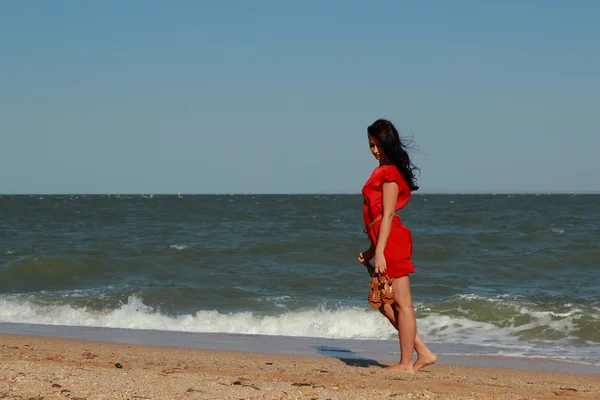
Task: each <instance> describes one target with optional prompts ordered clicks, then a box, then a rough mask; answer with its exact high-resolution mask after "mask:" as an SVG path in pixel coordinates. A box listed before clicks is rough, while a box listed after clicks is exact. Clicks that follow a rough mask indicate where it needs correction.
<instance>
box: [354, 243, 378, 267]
mask: <svg viewBox="0 0 600 400" xmlns="http://www.w3.org/2000/svg"><path fill="white" fill-rule="evenodd" d="M373 256H375V249H374V248H373V247H369V249H368V250H367V251H363V252H362V253H358V262H359V263H361V264H362V265H364V266H368V265H369V263H370V262H371V260H372V259H373Z"/></svg>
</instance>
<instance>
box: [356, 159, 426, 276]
mask: <svg viewBox="0 0 600 400" xmlns="http://www.w3.org/2000/svg"><path fill="white" fill-rule="evenodd" d="M384 182H396V183H397V184H398V199H397V200H396V208H395V210H396V211H398V210H399V209H401V208H402V207H404V206H405V205H406V203H408V200H409V199H410V194H411V192H410V188H409V187H408V184H407V183H406V181H405V180H404V177H403V176H402V175H401V174H400V172H399V171H398V169H397V168H396V167H395V166H394V165H382V166H380V167H377V168H375V170H374V171H373V173H372V174H371V177H370V178H369V180H368V181H367V183H365V185H364V186H363V189H362V195H363V199H364V203H363V218H364V223H365V227H366V226H368V225H369V224H370V223H371V221H373V220H374V219H375V218H377V217H379V216H380V215H381V214H382V213H383V183H384ZM380 227H381V220H379V221H377V222H376V223H375V224H374V225H373V226H372V227H371V228H370V229H369V230H368V232H367V236H368V237H369V240H370V241H371V244H372V245H373V247H375V246H377V239H378V238H379V228H380ZM411 255H412V237H411V233H410V230H409V229H408V228H407V227H405V226H404V225H402V222H401V221H400V218H399V217H398V216H397V215H395V216H394V219H393V220H392V228H391V230H390V234H389V236H388V240H387V242H386V243H385V249H384V256H385V263H386V266H387V271H386V275H387V276H388V278H390V279H392V278H400V277H402V276H406V275H408V274H410V273H413V272H415V268H414V265H413V262H412V260H411V258H410V257H411Z"/></svg>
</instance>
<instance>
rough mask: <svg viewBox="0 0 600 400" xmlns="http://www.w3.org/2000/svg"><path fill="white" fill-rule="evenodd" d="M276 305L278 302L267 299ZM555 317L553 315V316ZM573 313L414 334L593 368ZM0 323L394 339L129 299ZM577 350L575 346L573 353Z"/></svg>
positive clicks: (334, 320)
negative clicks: (548, 332)
mask: <svg viewBox="0 0 600 400" xmlns="http://www.w3.org/2000/svg"><path fill="white" fill-rule="evenodd" d="M271 300H273V301H281V300H283V299H271ZM552 314H554V315H552ZM573 314H574V312H573V311H569V312H565V313H552V312H537V311H530V315H532V316H535V318H533V319H532V320H531V322H529V323H526V324H522V325H515V324H512V325H509V324H507V325H506V326H503V327H498V326H497V325H494V324H493V323H490V322H481V321H474V320H471V319H469V318H468V317H457V316H449V315H442V314H440V313H428V315H427V316H425V317H423V318H419V319H418V321H417V326H418V329H419V332H420V333H421V335H422V336H423V337H424V338H425V340H426V341H428V342H432V343H440V344H448V345H452V344H461V345H471V346H480V347H482V348H493V351H494V352H495V354H519V355H536V356H547V357H563V358H565V357H566V358H567V359H578V360H579V359H581V358H582V357H583V356H585V357H586V359H587V360H588V361H589V362H592V363H597V364H599V365H600V343H597V342H589V341H588V343H587V344H586V343H585V342H583V341H581V340H575V339H574V338H573V336H571V334H572V333H573V332H574V331H576V329H577V328H576V327H575V326H574V320H573V318H574V316H573ZM0 322H13V323H33V324H45V325H68V326H89V327H107V328H127V329H151V330H162V331H183V332H211V333H215V332H222V333H241V334H261V335H278V336H293V337H298V336H305V337H320V338H333V339H358V340H361V339H374V340H389V339H394V338H396V335H397V333H396V331H395V330H394V328H393V327H392V326H391V325H390V324H389V322H388V321H387V320H386V319H385V318H384V317H382V316H381V315H380V314H379V313H378V312H376V311H374V310H371V309H367V308H361V307H345V308H338V309H327V308H325V307H318V308H315V309H308V310H302V311H286V312H282V313H279V314H272V315H264V314H259V313H253V312H250V311H246V312H235V313H233V312H232V313H222V312H218V311H215V310H200V311H197V312H195V313H193V314H186V315H179V316H169V315H166V314H164V313H161V312H159V311H157V310H155V309H153V308H152V307H149V306H147V305H145V304H144V303H143V302H142V300H141V299H140V298H138V297H136V296H131V297H129V299H128V301H127V303H125V304H122V305H121V306H120V307H119V308H117V309H114V310H105V311H98V310H91V309H87V308H85V307H81V308H76V307H73V306H71V305H48V304H44V305H40V304H38V303H37V302H35V301H32V300H31V299H28V298H25V297H19V296H2V297H0ZM540 328H543V329H554V330H556V331H561V332H563V333H564V334H566V335H563V336H565V337H564V338H563V339H557V340H552V341H550V340H539V338H538V339H535V338H534V339H533V340H524V339H522V338H521V337H520V334H521V333H523V332H527V331H530V330H535V329H540ZM574 342H577V343H578V344H577V346H574V344H573V343H574Z"/></svg>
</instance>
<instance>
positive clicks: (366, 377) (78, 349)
mask: <svg viewBox="0 0 600 400" xmlns="http://www.w3.org/2000/svg"><path fill="white" fill-rule="evenodd" d="M0 362H1V369H0V399H28V400H29V399H35V400H41V399H44V400H47V399H72V400H76V399H79V400H83V399H88V400H92V399H361V400H362V399H383V398H386V399H387V398H393V399H556V398H560V399H599V398H600V375H597V374H595V375H593V374H592V375H588V374H579V373H577V374H576V373H567V372H548V371H535V370H518V369H510V368H490V367H481V366H464V365H460V366H459V365H433V366H428V367H425V368H424V369H423V370H422V371H420V372H418V373H416V374H414V375H408V374H401V373H394V372H387V371H385V370H383V369H382V367H383V366H386V365H391V364H392V363H391V362H390V361H381V362H379V361H374V360H365V359H343V358H341V357H340V358H327V357H314V356H302V355H282V354H265V353H251V352H239V351H220V350H219V351H217V350H202V349H186V348H177V347H164V346H163V347H161V346H148V345H130V344H117V343H105V342H95V341H85V340H73V339H59V338H46V337H35V336H20V335H0Z"/></svg>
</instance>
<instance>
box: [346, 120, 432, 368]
mask: <svg viewBox="0 0 600 400" xmlns="http://www.w3.org/2000/svg"><path fill="white" fill-rule="evenodd" d="M367 133H368V138H369V147H370V148H371V152H372V153H373V156H375V158H376V159H377V160H379V166H378V167H377V168H375V170H374V171H373V173H372V174H371V177H370V178H369V180H368V181H367V183H365V185H364V187H363V189H362V194H363V198H364V205H363V218H364V224H365V232H366V234H367V236H368V237H369V241H370V242H371V247H370V248H369V249H368V250H367V251H364V252H362V253H360V254H359V257H358V260H359V261H360V262H361V263H362V264H364V265H369V263H370V261H371V260H372V259H373V258H374V266H375V273H376V274H381V275H385V276H386V277H387V278H388V279H390V280H392V289H393V292H394V297H395V301H394V303H392V304H385V303H383V304H382V305H381V307H379V311H380V312H381V313H382V314H383V315H384V316H385V317H386V318H387V319H388V320H389V321H390V323H391V324H392V325H393V326H394V328H396V330H397V331H398V338H399V340H400V363H398V364H395V365H393V366H391V367H388V369H392V370H397V371H402V372H409V373H410V372H415V371H418V370H420V369H421V368H423V367H424V366H426V365H430V364H433V363H435V362H436V360H437V357H436V356H435V354H433V353H432V352H431V350H429V348H427V346H426V345H425V343H424V342H423V339H422V338H421V335H419V333H418V332H417V327H416V325H417V324H416V320H415V314H414V310H413V304H412V295H411V292H410V280H409V276H408V275H409V274H411V273H413V272H415V268H414V266H413V263H412V260H411V255H412V239H411V233H410V230H408V228H406V227H405V226H404V225H402V222H401V221H400V218H399V217H398V215H396V211H397V210H399V209H401V208H402V207H404V206H405V205H406V204H407V203H408V200H409V199H410V195H411V193H412V192H413V191H415V190H417V189H418V188H419V187H418V186H417V184H416V179H415V175H414V171H415V170H416V169H417V168H416V167H415V166H414V165H413V164H412V162H411V161H410V157H409V156H408V152H407V151H406V148H405V146H404V144H403V143H402V142H401V141H400V136H399V135H398V131H397V130H396V128H395V127H394V125H393V124H392V123H391V122H390V121H387V120H383V119H380V120H377V121H375V122H374V123H373V124H372V125H371V126H369V128H368V129H367ZM413 349H415V350H416V352H417V356H418V358H417V360H416V361H415V363H414V364H413Z"/></svg>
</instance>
